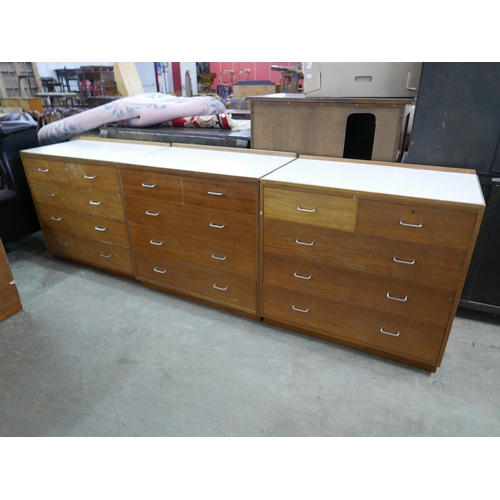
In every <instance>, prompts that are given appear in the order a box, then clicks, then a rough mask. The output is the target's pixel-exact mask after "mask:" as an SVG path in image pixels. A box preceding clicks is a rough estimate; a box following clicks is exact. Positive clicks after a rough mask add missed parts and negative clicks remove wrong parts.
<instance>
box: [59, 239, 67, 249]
mask: <svg viewBox="0 0 500 500" xmlns="http://www.w3.org/2000/svg"><path fill="white" fill-rule="evenodd" d="M57 244H58V245H61V246H62V247H66V246H68V242H67V241H63V240H59V241H58V242H57Z"/></svg>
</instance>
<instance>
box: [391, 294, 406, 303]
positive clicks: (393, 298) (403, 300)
mask: <svg viewBox="0 0 500 500" xmlns="http://www.w3.org/2000/svg"><path fill="white" fill-rule="evenodd" d="M387 298H388V299H391V300H397V301H398V302H406V301H407V300H408V295H406V296H405V298H404V299H400V298H398V297H393V296H392V295H391V292H387Z"/></svg>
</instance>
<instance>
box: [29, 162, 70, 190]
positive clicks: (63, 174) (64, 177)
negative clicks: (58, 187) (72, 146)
mask: <svg viewBox="0 0 500 500" xmlns="http://www.w3.org/2000/svg"><path fill="white" fill-rule="evenodd" d="M23 164H24V170H25V172H26V176H27V177H28V179H29V183H30V187H32V188H33V186H34V185H35V183H36V182H37V181H40V180H41V181H46V182H51V183H52V182H58V183H62V184H67V183H68V181H69V175H68V172H67V171H66V164H65V163H63V162H59V161H49V160H35V159H32V158H26V157H23Z"/></svg>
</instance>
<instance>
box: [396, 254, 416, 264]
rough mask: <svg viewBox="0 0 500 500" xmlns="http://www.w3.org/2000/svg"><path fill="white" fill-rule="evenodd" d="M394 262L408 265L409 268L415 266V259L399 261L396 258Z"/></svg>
mask: <svg viewBox="0 0 500 500" xmlns="http://www.w3.org/2000/svg"><path fill="white" fill-rule="evenodd" d="M392 260H393V261H394V262H397V263H398V264H407V265H409V266H413V264H415V259H413V260H398V259H397V258H396V256H394V258H393V259H392Z"/></svg>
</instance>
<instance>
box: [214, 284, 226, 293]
mask: <svg viewBox="0 0 500 500" xmlns="http://www.w3.org/2000/svg"><path fill="white" fill-rule="evenodd" d="M214 288H215V289H216V290H222V291H223V292H225V291H226V290H227V289H228V288H229V287H228V286H226V288H221V287H220V286H217V283H214Z"/></svg>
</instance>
